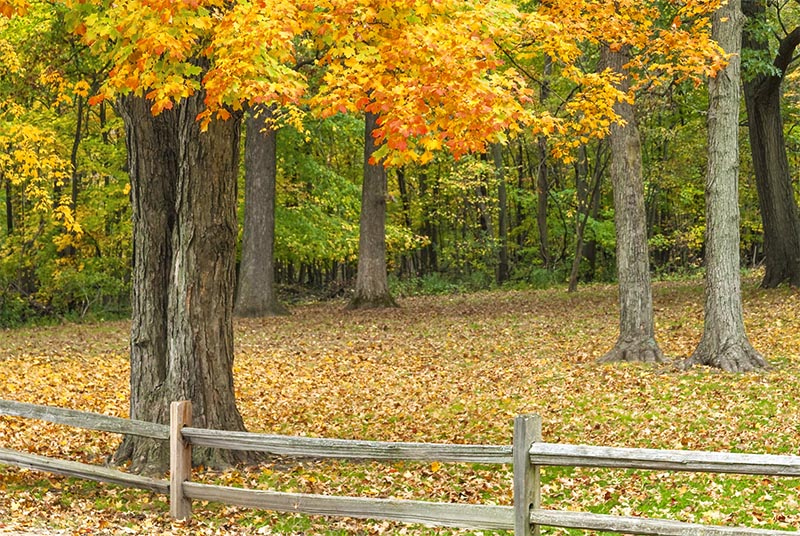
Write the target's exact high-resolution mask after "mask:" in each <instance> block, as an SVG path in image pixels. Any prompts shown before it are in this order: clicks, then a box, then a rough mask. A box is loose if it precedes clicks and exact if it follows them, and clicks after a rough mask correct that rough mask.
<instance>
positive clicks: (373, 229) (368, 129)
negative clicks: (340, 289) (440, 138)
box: [348, 113, 397, 309]
mask: <svg viewBox="0 0 800 536" xmlns="http://www.w3.org/2000/svg"><path fill="white" fill-rule="evenodd" d="M376 122H377V117H376V116H375V115H374V114H371V113H367V114H366V126H365V130H364V183H363V185H362V187H361V217H360V220H359V238H358V273H357V274H356V290H355V294H354V295H353V297H352V299H351V300H350V303H349V304H348V308H349V309H368V308H374V307H397V304H396V303H395V301H394V299H393V298H392V296H391V294H390V293H389V281H388V277H387V274H386V195H387V192H386V189H387V185H386V169H385V168H384V167H383V164H382V163H381V162H376V163H374V164H371V163H370V158H371V157H372V153H374V152H375V138H373V137H372V132H373V131H374V130H375V127H376V126H377V123H376Z"/></svg>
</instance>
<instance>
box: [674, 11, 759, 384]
mask: <svg viewBox="0 0 800 536" xmlns="http://www.w3.org/2000/svg"><path fill="white" fill-rule="evenodd" d="M743 21H744V16H743V15H742V12H741V0H728V3H727V4H723V5H722V7H720V8H719V9H718V10H717V12H716V13H715V14H714V16H713V19H712V37H713V38H714V40H716V41H717V42H718V43H719V44H720V46H722V48H723V49H724V50H725V52H726V53H727V54H729V55H730V58H729V63H728V65H727V67H726V68H725V69H724V70H722V71H720V72H719V73H717V75H716V76H715V77H714V78H712V79H711V80H709V88H708V94H709V104H708V175H707V177H706V285H705V318H704V325H703V336H702V338H701V339H700V343H699V345H698V346H697V349H696V350H695V351H694V354H692V356H691V357H690V358H689V359H688V360H687V361H686V365H687V366H691V365H695V364H701V365H709V366H712V367H717V368H721V369H723V370H727V371H731V372H743V371H748V370H753V369H757V368H762V367H766V366H767V363H766V361H765V360H764V358H763V357H761V355H760V354H759V353H758V352H757V351H756V350H755V349H754V348H753V346H752V345H751V344H750V341H749V340H748V339H747V335H746V333H745V329H744V315H743V312H742V290H741V278H740V274H739V198H738V189H739V136H738V135H739V95H740V92H739V80H740V68H741V65H740V63H741V62H740V55H739V53H740V51H741V37H742V25H743Z"/></svg>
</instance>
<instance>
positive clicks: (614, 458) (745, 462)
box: [530, 443, 800, 477]
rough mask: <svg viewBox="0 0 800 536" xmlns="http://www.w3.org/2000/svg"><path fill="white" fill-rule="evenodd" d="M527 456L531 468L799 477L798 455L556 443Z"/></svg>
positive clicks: (536, 448)
mask: <svg viewBox="0 0 800 536" xmlns="http://www.w3.org/2000/svg"><path fill="white" fill-rule="evenodd" d="M530 455H531V456H530V461H531V463H532V464H534V465H561V466H570V467H609V468H619V469H652V470H657V471H690V472H702V473H733V474H739V475H763V476H787V477H790V476H800V456H778V455H774V454H739V453H735V452H708V451H699V450H658V449H631V448H617V447H594V446H588V445H564V444H557V443H534V444H533V445H532V446H531V450H530Z"/></svg>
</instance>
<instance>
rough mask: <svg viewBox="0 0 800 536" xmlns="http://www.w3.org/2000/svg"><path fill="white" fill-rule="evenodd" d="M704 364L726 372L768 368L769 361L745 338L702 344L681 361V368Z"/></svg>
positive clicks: (701, 342)
mask: <svg viewBox="0 0 800 536" xmlns="http://www.w3.org/2000/svg"><path fill="white" fill-rule="evenodd" d="M694 365H706V366H708V367H714V368H718V369H722V370H724V371H726V372H752V371H755V370H762V369H768V368H769V363H767V361H766V359H764V357H763V356H762V355H761V354H760V353H759V352H758V351H757V350H756V349H755V348H753V346H752V345H751V344H750V341H748V340H747V339H746V338H743V339H740V340H737V341H735V342H730V341H729V342H723V343H722V344H719V345H717V344H703V341H700V345H699V346H698V347H697V350H695V352H694V353H693V354H692V355H691V357H689V358H688V359H686V360H685V361H684V362H683V368H684V369H688V368H691V367H693V366H694Z"/></svg>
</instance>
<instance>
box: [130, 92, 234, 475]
mask: <svg viewBox="0 0 800 536" xmlns="http://www.w3.org/2000/svg"><path fill="white" fill-rule="evenodd" d="M120 104H121V105H120V109H121V112H122V116H123V119H124V121H125V126H126V134H127V144H128V163H129V167H130V174H131V198H132V201H133V222H134V267H133V300H132V301H133V311H132V327H131V403H130V416H131V418H135V419H141V420H146V421H151V422H158V423H167V422H168V421H169V404H170V402H172V401H174V400H184V399H185V400H191V401H192V404H193V408H194V423H195V425H196V426H199V427H206V428H215V429H227V430H243V429H244V423H243V422H242V418H241V416H240V415H239V412H238V410H237V409H236V404H235V400H234V390H233V375H232V369H233V285H234V261H235V257H234V255H235V238H236V214H235V209H236V196H235V178H236V172H237V158H238V150H237V147H238V142H239V122H238V121H237V120H234V119H231V120H229V121H227V122H219V121H215V122H212V123H211V125H210V126H209V129H208V132H205V133H201V132H200V128H199V124H198V123H197V121H196V119H195V118H196V117H197V114H198V112H199V111H200V110H201V107H202V95H195V96H193V97H190V98H189V99H186V100H184V101H182V102H181V103H179V104H178V105H177V106H176V107H175V109H174V110H172V111H166V112H163V113H162V114H161V115H159V116H157V117H152V116H151V115H150V105H149V103H148V102H147V101H145V100H144V99H141V98H138V97H125V98H123V99H122V100H121V102H120ZM249 459H250V456H249V455H248V454H243V453H231V452H230V451H214V450H211V449H195V452H194V461H195V463H197V464H203V465H207V466H211V467H221V466H225V465H229V464H231V463H234V462H236V461H245V460H249ZM127 460H130V461H131V462H132V463H131V469H132V470H134V471H136V472H142V473H147V474H156V473H161V472H163V471H164V470H166V468H167V467H168V462H169V445H167V444H166V443H165V442H158V441H153V440H148V439H142V438H136V437H127V438H125V439H124V441H123V443H122V445H121V446H120V448H119V449H118V451H117V453H116V454H115V461H116V462H117V463H121V462H124V461H127Z"/></svg>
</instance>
